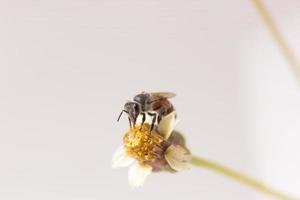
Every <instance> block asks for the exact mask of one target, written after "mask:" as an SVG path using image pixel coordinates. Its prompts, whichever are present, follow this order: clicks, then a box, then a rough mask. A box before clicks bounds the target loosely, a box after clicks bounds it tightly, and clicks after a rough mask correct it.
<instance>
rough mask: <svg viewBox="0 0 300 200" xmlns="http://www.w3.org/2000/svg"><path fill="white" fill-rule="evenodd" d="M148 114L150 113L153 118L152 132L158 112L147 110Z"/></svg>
mask: <svg viewBox="0 0 300 200" xmlns="http://www.w3.org/2000/svg"><path fill="white" fill-rule="evenodd" d="M147 114H148V115H150V116H151V117H153V118H152V123H151V128H150V133H151V132H152V130H153V128H154V125H155V121H156V117H157V113H150V112H147Z"/></svg>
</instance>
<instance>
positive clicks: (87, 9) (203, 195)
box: [0, 0, 300, 200]
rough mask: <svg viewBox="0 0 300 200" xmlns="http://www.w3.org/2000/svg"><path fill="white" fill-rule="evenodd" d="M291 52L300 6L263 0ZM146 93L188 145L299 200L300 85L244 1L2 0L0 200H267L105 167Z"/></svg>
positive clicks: (197, 177) (203, 182)
mask: <svg viewBox="0 0 300 200" xmlns="http://www.w3.org/2000/svg"><path fill="white" fill-rule="evenodd" d="M264 2H265V4H266V6H267V7H268V9H269V10H270V12H271V14H272V16H273V19H274V20H275V21H276V22H277V26H278V27H279V29H280V30H281V32H282V34H283V36H284V37H285V38H286V39H287V41H288V42H289V46H290V47H291V49H292V50H293V51H294V53H295V54H296V55H298V57H300V38H299V35H300V1H297V0H286V1H280V0H265V1H264ZM141 91H172V92H176V93H177V97H176V98H174V99H173V100H172V102H173V103H174V105H175V107H176V109H177V111H178V115H179V118H180V123H179V124H178V126H177V128H178V130H180V131H182V132H183V133H184V134H185V136H186V139H187V143H188V145H189V147H190V149H191V151H192V152H193V153H194V154H196V155H199V156H202V157H205V158H208V159H211V160H214V161H217V162H219V163H222V164H224V165H227V166H229V167H232V168H234V169H236V170H238V171H240V172H243V173H245V174H248V175H250V176H252V177H254V178H257V179H259V180H261V181H263V182H265V183H266V184H267V185H270V186H272V187H274V188H277V189H279V190H282V191H285V192H287V193H290V194H292V195H295V196H298V197H299V196H300V190H299V188H300V172H299V169H300V157H299V151H300V146H299V140H300V124H299V121H300V87H299V84H298V82H297V79H296V78H295V76H294V74H293V72H292V70H291V68H290V66H289V65H288V63H287V62H286V60H285V58H284V57H283V56H282V54H281V52H280V51H279V49H278V47H277V46H276V45H275V44H274V41H273V40H272V38H271V36H270V32H269V31H268V30H267V29H266V27H265V25H264V23H263V22H262V20H261V18H260V16H259V15H258V13H257V11H256V9H255V7H254V6H253V4H252V3H251V1H238V0H231V1H217V0H201V1H199V0H188V1H174V0H172V1H171V0H163V1H161V0H150V1H140V0H139V1H138V0H128V1H120V0H113V1H108V0H97V1H96V0H87V1H82V0H72V1H71V0H52V1H43V0H39V1H36V0H28V1H20V0H19V1H18V0H11V1H0V199H5V200H16V199H26V200H27V199H28V200H29V199H30V200H35V199H36V200H38V199H45V200H46V199H51V200H52V199H57V200H96V199H118V198H122V199H131V200H138V199H173V200H177V199H178V200H179V199H191V200H193V199H244V200H253V199H262V200H265V199H270V198H269V197H267V196H265V195H262V194H260V193H257V192H255V191H253V190H252V189H251V188H248V187H245V186H242V185H240V184H238V183H236V182H234V181H232V180H229V179H227V178H224V177H223V176H220V175H219V174H216V173H214V172H210V171H207V170H205V169H199V168H192V169H191V170H190V171H188V172H183V173H177V174H175V175H174V174H168V173H157V174H153V175H151V177H150V178H149V179H148V180H147V182H146V183H145V186H144V187H143V188H141V189H138V190H135V191H132V190H130V188H129V186H128V181H127V171H128V169H127V168H124V169H120V170H115V169H112V168H111V158H112V155H113V153H114V151H115V149H116V148H117V147H118V146H120V145H121V144H122V137H123V134H124V132H125V131H126V130H127V129H128V121H127V119H126V118H125V117H124V118H122V120H121V121H120V122H119V123H117V122H116V119H117V117H118V114H119V113H120V111H121V109H122V108H123V104H124V103H125V102H126V101H127V100H130V99H131V98H132V97H133V96H134V95H135V94H136V93H139V92H141Z"/></svg>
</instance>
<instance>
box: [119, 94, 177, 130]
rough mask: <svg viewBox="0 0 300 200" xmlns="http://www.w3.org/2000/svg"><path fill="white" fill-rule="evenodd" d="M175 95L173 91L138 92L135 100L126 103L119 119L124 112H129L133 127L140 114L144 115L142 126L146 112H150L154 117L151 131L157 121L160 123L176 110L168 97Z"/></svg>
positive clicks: (130, 123) (130, 122)
mask: <svg viewBox="0 0 300 200" xmlns="http://www.w3.org/2000/svg"><path fill="white" fill-rule="evenodd" d="M175 96H176V94H175V93H172V92H152V93H147V92H142V93H140V94H137V95H135V96H134V97H133V101H128V102H126V103H125V105H124V109H123V110H122V111H121V113H120V115H119V117H118V121H119V120H120V118H121V116H122V114H123V112H125V113H127V114H128V119H129V125H130V127H131V128H132V127H134V126H135V124H136V120H137V118H138V116H139V115H142V123H141V127H142V126H143V124H144V122H145V121H146V114H148V115H149V116H151V117H152V123H151V128H150V132H151V131H152V130H153V128H154V124H155V122H156V121H157V123H159V122H160V120H161V119H162V117H164V116H166V115H168V114H169V113H171V112H172V111H174V106H173V105H172V103H171V102H170V101H169V100H168V99H170V98H173V97H175Z"/></svg>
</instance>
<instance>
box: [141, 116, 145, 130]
mask: <svg viewBox="0 0 300 200" xmlns="http://www.w3.org/2000/svg"><path fill="white" fill-rule="evenodd" d="M141 115H142V123H141V128H140V130H142V127H143V125H144V123H145V121H146V113H144V112H141Z"/></svg>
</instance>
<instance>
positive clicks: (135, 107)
mask: <svg viewBox="0 0 300 200" xmlns="http://www.w3.org/2000/svg"><path fill="white" fill-rule="evenodd" d="M124 110H125V111H126V112H127V113H128V116H129V119H130V121H131V122H132V123H133V125H135V122H136V119H137V117H138V116H139V114H140V113H141V106H140V104H138V103H137V102H132V101H129V102H127V103H125V105H124Z"/></svg>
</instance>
